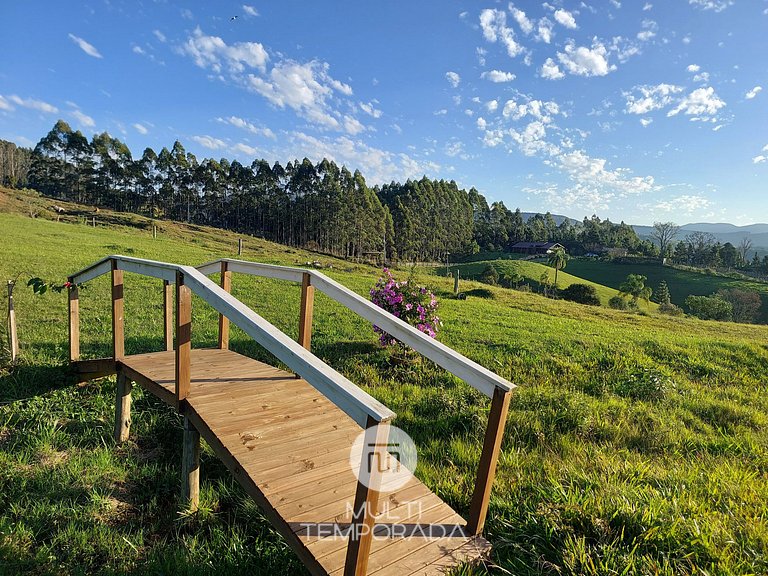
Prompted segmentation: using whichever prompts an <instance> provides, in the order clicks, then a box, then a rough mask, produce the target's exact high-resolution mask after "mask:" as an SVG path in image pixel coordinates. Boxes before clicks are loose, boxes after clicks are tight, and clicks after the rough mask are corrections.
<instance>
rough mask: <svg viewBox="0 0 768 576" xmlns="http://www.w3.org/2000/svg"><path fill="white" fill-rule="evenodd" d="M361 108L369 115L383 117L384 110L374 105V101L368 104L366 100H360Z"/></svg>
mask: <svg viewBox="0 0 768 576" xmlns="http://www.w3.org/2000/svg"><path fill="white" fill-rule="evenodd" d="M360 109H361V110H362V111H363V112H365V113H366V114H368V115H369V116H372V117H374V118H381V114H382V112H381V110H377V109H376V108H375V107H374V105H373V102H368V103H367V104H366V103H365V102H360Z"/></svg>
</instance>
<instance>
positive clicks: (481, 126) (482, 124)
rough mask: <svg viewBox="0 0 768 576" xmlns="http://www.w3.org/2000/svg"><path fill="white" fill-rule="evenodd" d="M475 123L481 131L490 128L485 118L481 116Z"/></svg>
mask: <svg viewBox="0 0 768 576" xmlns="http://www.w3.org/2000/svg"><path fill="white" fill-rule="evenodd" d="M475 123H476V124H477V127H478V128H479V129H480V130H485V129H486V128H487V126H488V123H487V122H486V121H485V118H483V117H482V116H479V117H478V118H477V120H476V121H475Z"/></svg>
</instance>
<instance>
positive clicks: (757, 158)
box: [752, 154, 768, 164]
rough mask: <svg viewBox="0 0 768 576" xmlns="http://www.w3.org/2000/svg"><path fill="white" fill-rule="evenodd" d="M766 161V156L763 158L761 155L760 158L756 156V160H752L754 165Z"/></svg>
mask: <svg viewBox="0 0 768 576" xmlns="http://www.w3.org/2000/svg"><path fill="white" fill-rule="evenodd" d="M766 160H768V158H766V157H765V156H763V155H762V154H761V155H760V156H755V157H754V158H752V163H753V164H762V163H763V162H765V161H766Z"/></svg>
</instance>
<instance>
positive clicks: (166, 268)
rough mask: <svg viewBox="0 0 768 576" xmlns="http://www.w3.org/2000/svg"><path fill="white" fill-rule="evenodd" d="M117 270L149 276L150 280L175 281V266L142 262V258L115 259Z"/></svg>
mask: <svg viewBox="0 0 768 576" xmlns="http://www.w3.org/2000/svg"><path fill="white" fill-rule="evenodd" d="M116 261H117V265H118V268H119V269H120V270H125V271H126V272H133V273H134V274H141V275H142V276H149V277H150V278H160V279H161V280H166V281H168V282H173V281H174V280H175V279H176V266H174V265H173V264H167V263H165V262H155V261H152V260H144V259H143V258H128V257H126V256H119V257H117V258H116Z"/></svg>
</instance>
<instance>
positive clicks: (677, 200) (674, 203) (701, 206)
mask: <svg viewBox="0 0 768 576" xmlns="http://www.w3.org/2000/svg"><path fill="white" fill-rule="evenodd" d="M710 206H712V202H711V201H710V200H708V199H707V198H705V197H704V196H699V195H693V194H686V195H683V196H676V197H674V198H670V199H669V200H664V201H661V202H658V203H657V204H655V205H653V206H651V207H650V208H651V209H652V210H653V211H654V212H663V213H665V214H666V213H670V212H671V213H673V214H678V213H684V214H692V213H693V212H696V211H697V210H705V209H707V208H709V207H710Z"/></svg>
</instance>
